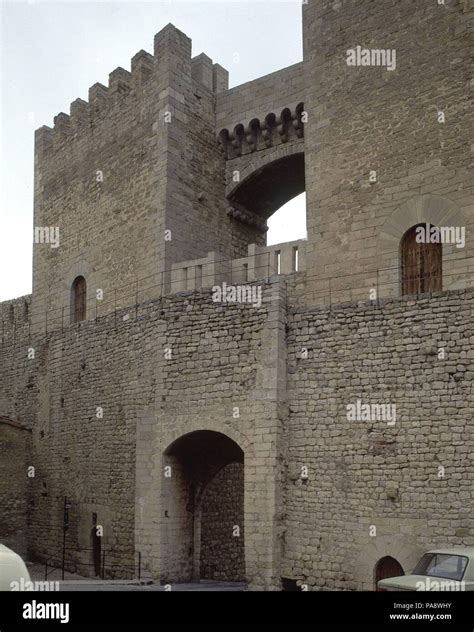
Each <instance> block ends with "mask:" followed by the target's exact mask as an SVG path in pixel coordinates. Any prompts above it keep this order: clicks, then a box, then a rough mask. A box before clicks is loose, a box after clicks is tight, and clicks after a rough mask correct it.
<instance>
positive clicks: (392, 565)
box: [375, 556, 405, 591]
mask: <svg viewBox="0 0 474 632" xmlns="http://www.w3.org/2000/svg"><path fill="white" fill-rule="evenodd" d="M401 575H405V573H404V571H403V568H402V567H401V565H400V564H399V563H398V562H397V560H396V559H395V558H393V557H390V556H387V557H383V558H382V559H381V560H379V561H378V562H377V565H376V567H375V590H377V591H379V590H383V589H381V588H379V587H378V582H379V581H380V580H381V579H387V577H400V576H401Z"/></svg>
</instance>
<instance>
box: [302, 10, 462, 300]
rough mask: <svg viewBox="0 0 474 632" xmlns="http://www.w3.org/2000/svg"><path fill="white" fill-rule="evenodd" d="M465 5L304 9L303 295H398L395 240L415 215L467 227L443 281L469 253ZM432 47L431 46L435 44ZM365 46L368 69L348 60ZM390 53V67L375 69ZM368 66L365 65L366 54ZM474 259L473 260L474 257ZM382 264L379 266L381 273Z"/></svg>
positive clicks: (457, 281) (449, 250) (455, 276)
mask: <svg viewBox="0 0 474 632" xmlns="http://www.w3.org/2000/svg"><path fill="white" fill-rule="evenodd" d="M469 14H470V15H471V16H472V3H470V2H469V0H446V1H444V0H443V1H438V0H422V1H421V2H417V1H413V0H400V2H393V1H392V0H381V1H379V0H377V2H375V1H374V2H359V1H358V0H316V1H311V2H308V3H307V4H305V5H304V8H303V30H304V60H305V70H306V86H307V88H306V89H307V92H308V96H307V103H306V106H307V109H308V111H309V121H308V124H307V125H306V126H305V160H306V190H307V205H308V213H307V216H308V247H307V268H308V270H311V274H312V282H311V279H310V278H309V276H308V290H309V293H311V292H313V293H314V298H315V299H316V297H317V295H318V294H317V293H318V292H320V291H323V292H327V286H328V281H322V280H321V279H322V278H323V277H324V278H326V279H327V278H328V277H341V278H339V279H336V280H335V281H334V283H333V287H332V290H333V291H334V295H333V296H334V298H336V300H337V299H339V300H350V299H353V298H367V297H368V295H369V290H370V288H375V287H376V286H377V284H378V288H379V295H381V296H390V295H391V296H398V295H399V293H400V288H399V261H398V258H399V245H400V240H401V238H402V237H403V235H404V233H405V232H406V231H407V230H408V229H409V228H410V227H411V226H413V225H415V224H418V223H420V222H430V223H431V224H434V225H438V226H439V225H443V226H446V225H448V226H464V227H466V228H467V230H466V235H467V242H466V245H465V247H464V248H462V249H461V248H457V247H455V246H453V245H447V244H446V245H443V260H444V262H445V265H444V267H443V273H444V279H443V287H445V288H456V287H464V286H465V285H466V284H467V280H468V278H469V276H472V275H470V271H471V270H472V268H471V267H470V264H469V261H470V259H471V260H472V256H473V255H474V237H473V234H474V230H473V228H474V226H473V221H474V215H473V212H472V210H473V206H472V205H473V200H472V195H471V191H470V187H471V183H472V171H471V169H472V148H471V141H470V135H471V133H472V129H473V125H474V119H473V116H474V113H473V109H472V105H470V101H472V90H473V83H472V74H471V72H470V69H469V66H470V55H471V53H472V45H471V44H470V43H469V39H470V35H469ZM434 43H436V45H434ZM357 47H359V48H360V49H369V50H370V52H371V57H373V59H372V58H371V62H374V63H373V64H371V65H348V63H347V62H348V59H349V57H348V51H350V50H355V51H357ZM387 51H390V53H391V54H392V53H393V51H394V53H395V55H394V62H395V64H394V65H393V64H392V67H387V65H385V66H383V65H380V63H379V65H377V63H378V62H383V59H384V55H385V54H386V53H387ZM362 63H367V60H362ZM471 265H472V264H471ZM377 269H379V273H378V279H377Z"/></svg>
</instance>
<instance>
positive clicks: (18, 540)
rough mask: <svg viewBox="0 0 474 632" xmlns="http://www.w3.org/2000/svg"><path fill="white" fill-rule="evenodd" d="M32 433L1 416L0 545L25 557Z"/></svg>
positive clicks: (28, 514) (28, 515)
mask: <svg viewBox="0 0 474 632" xmlns="http://www.w3.org/2000/svg"><path fill="white" fill-rule="evenodd" d="M30 439H31V432H30V431H29V430H28V429H27V428H25V427H24V426H23V425H22V424H19V423H17V422H15V421H12V420H10V419H8V418H6V417H2V416H0V508H1V509H0V542H1V543H2V544H4V545H5V546H8V547H9V548H11V549H13V550H14V551H15V552H16V553H18V554H19V555H21V556H22V557H26V555H27V548H28V522H29V517H30V513H29V496H30V494H29V492H30V481H31V478H29V475H31V472H30V473H29V472H28V468H29V467H30V465H31V462H30V448H31V446H30Z"/></svg>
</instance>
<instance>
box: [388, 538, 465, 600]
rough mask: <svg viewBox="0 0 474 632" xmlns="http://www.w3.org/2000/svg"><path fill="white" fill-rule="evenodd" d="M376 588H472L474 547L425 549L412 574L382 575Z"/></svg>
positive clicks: (453, 589) (447, 589)
mask: <svg viewBox="0 0 474 632" xmlns="http://www.w3.org/2000/svg"><path fill="white" fill-rule="evenodd" d="M378 588H379V590H386V591H398V590H423V591H442V590H445V591H458V590H462V591H464V590H473V591H474V547H454V548H452V549H437V550H436V551H428V552H427V553H425V554H424V555H423V556H422V558H421V559H420V561H419V562H418V564H417V565H416V566H415V569H414V570H413V572H412V573H411V575H402V576H400V577H389V578H387V579H381V580H380V581H379V582H378Z"/></svg>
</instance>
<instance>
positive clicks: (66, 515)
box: [62, 496, 69, 581]
mask: <svg viewBox="0 0 474 632" xmlns="http://www.w3.org/2000/svg"><path fill="white" fill-rule="evenodd" d="M68 527H69V503H68V501H67V496H64V507H63V562H62V579H63V581H64V565H65V563H66V532H67V530H68Z"/></svg>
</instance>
